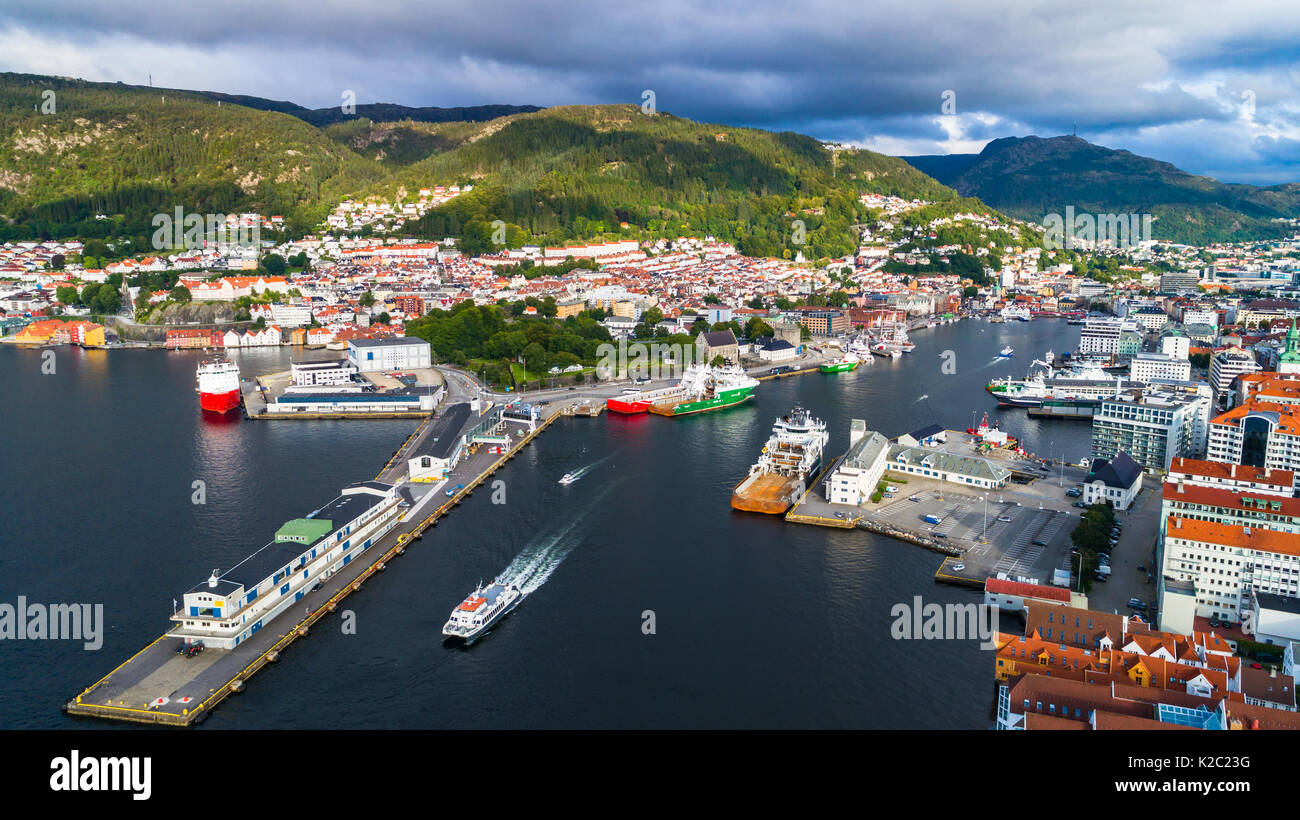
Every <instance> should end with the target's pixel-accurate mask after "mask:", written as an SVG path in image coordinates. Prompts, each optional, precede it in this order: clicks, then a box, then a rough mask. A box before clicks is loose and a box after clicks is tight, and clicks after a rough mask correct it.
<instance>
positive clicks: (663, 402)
mask: <svg viewBox="0 0 1300 820" xmlns="http://www.w3.org/2000/svg"><path fill="white" fill-rule="evenodd" d="M755 387H758V379H755V378H753V377H752V376H750V375H749V374H748V373H746V372H745V371H743V370H741V369H740V368H739V367H736V366H735V365H723V366H722V367H710V366H709V365H701V364H693V365H690V366H689V367H687V368H686V373H685V374H684V375H683V376H682V381H681V384H679V385H678V388H679V389H680V391H681V392H680V393H675V394H672V395H670V396H668V397H666V398H660V399H657V400H655V401H653V402H652V403H651V404H650V408H649V410H650V412H651V413H655V414H656V415H660V416H685V415H688V414H690V413H706V412H708V411H710V410H721V409H722V408H724V407H732V406H734V405H737V404H740V403H741V402H743V401H745V400H746V399H748V398H749V397H750V396H752V395H753V394H754V388H755Z"/></svg>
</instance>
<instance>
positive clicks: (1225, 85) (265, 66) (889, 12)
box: [0, 0, 1300, 167]
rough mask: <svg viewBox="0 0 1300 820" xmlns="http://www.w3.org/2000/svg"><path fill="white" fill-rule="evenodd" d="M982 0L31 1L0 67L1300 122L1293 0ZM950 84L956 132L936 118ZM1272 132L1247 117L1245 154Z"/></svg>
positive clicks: (256, 82)
mask: <svg viewBox="0 0 1300 820" xmlns="http://www.w3.org/2000/svg"><path fill="white" fill-rule="evenodd" d="M980 5H981V6H983V7H977V6H976V5H975V4H973V3H959V2H950V3H947V4H941V3H937V2H933V0H908V1H907V2H904V1H903V0H887V2H875V3H860V2H852V0H845V1H844V2H830V1H829V0H810V1H809V2H805V3H801V4H798V5H797V6H790V5H788V4H786V3H784V2H775V0H759V2H752V3H737V2H727V1H726V0H715V1H714V2H703V0H701V1H700V2H691V1H689V0H669V2H662V3H659V2H655V3H637V4H617V3H610V2H600V3H586V2H579V3H543V2H536V0H534V2H517V1H516V0H504V1H503V2H477V3H471V4H431V3H415V2H410V0H405V2H404V1H403V0H391V1H390V2H385V3H381V4H380V3H377V4H373V5H372V4H364V3H355V2H340V1H339V0H326V2H305V0H291V2H285V3H272V2H265V1H263V2H247V0H233V1H232V2H227V3H223V4H220V5H219V6H216V7H212V8H208V7H201V8H195V7H192V6H187V7H180V6H174V7H167V6H162V7H161V8H160V7H158V6H156V5H155V4H154V3H146V2H141V0H123V2H117V3H114V4H105V3H102V2H88V1H87V0H70V2H60V3H57V4H56V5H55V6H54V7H51V4H50V2H49V0H42V1H41V2H36V0H16V1H15V2H9V3H7V4H6V5H5V8H4V9H3V10H0V27H4V29H3V31H4V33H5V35H6V36H4V37H0V54H8V55H9V56H8V57H7V58H6V57H3V56H0V67H3V68H5V69H8V70H20V71H21V70H30V71H37V72H42V73H64V74H67V73H74V74H77V73H79V72H86V73H81V74H79V75H80V76H88V77H89V78H92V79H110V80H117V79H121V80H123V81H131V82H141V81H143V80H144V79H145V76H148V75H152V76H153V78H154V82H155V83H156V84H160V85H170V86H179V87H203V88H210V89H215V90H221V91H228V92H233V93H247V94H256V95H260V96H267V97H273V98H275V99H291V100H294V101H295V102H298V103H300V104H303V105H309V106H327V105H336V104H338V102H339V98H340V92H341V91H342V90H344V89H349V90H353V91H355V92H356V94H357V97H358V100H359V101H361V102H370V101H385V102H400V103H404V104H408V105H465V104H474V103H487V102H507V103H534V104H539V105H554V104H560V103H594V102H638V103H639V102H640V100H641V92H642V91H643V90H644V89H652V90H654V91H655V93H656V95H657V102H658V106H659V108H660V109H661V110H665V111H670V112H672V113H676V114H680V115H683V116H688V117H691V118H693V119H701V120H706V121H714V122H728V123H736V124H746V125H755V126H759V127H765V128H778V129H780V128H790V129H793V130H801V131H806V132H809V133H814V134H815V135H817V136H819V137H824V138H828V139H851V140H857V141H864V142H865V141H869V140H872V139H877V140H879V141H880V144H884V142H885V141H888V140H892V141H893V142H894V143H896V144H898V145H900V146H902V145H903V143H905V142H906V141H907V140H909V139H915V140H916V141H917V145H918V147H924V146H925V145H927V144H930V143H934V144H944V143H947V144H949V145H950V146H954V147H955V146H957V145H958V144H962V145H964V144H967V143H970V142H972V141H976V140H983V141H987V140H988V139H991V138H995V137H997V136H1005V135H1006V134H1007V132H1006V131H1004V130H999V129H1001V128H1004V127H1020V126H1023V128H1024V129H1025V132H1031V131H1032V132H1038V133H1042V134H1054V133H1068V132H1069V131H1070V130H1071V129H1073V128H1075V127H1076V125H1077V128H1078V130H1079V133H1080V135H1081V136H1087V135H1090V134H1091V135H1099V134H1110V135H1121V134H1130V135H1138V134H1142V135H1145V138H1146V139H1147V140H1150V139H1152V138H1153V137H1154V136H1155V135H1157V134H1158V133H1159V131H1160V130H1161V129H1165V128H1170V127H1177V126H1181V125H1183V124H1186V123H1196V122H1202V123H1211V124H1216V127H1217V126H1227V125H1231V124H1232V123H1234V122H1236V121H1237V120H1238V119H1239V118H1240V113H1241V112H1240V110H1239V106H1238V103H1239V102H1240V100H1241V98H1242V93H1243V91H1246V90H1249V91H1251V92H1252V93H1253V94H1254V99H1255V101H1256V105H1257V106H1258V107H1259V112H1258V113H1259V116H1257V117H1256V120H1255V122H1257V123H1260V124H1263V123H1268V128H1270V129H1271V131H1270V132H1269V133H1267V134H1264V136H1268V137H1270V138H1275V139H1288V138H1294V137H1297V136H1300V134H1296V133H1295V127H1296V125H1297V123H1296V118H1297V116H1298V115H1297V111H1296V108H1295V106H1294V103H1295V91H1296V88H1297V74H1296V70H1295V69H1296V65H1297V54H1296V48H1295V47H1294V46H1293V45H1291V44H1292V43H1295V42H1296V41H1297V33H1298V32H1300V21H1297V20H1296V17H1297V16H1296V15H1294V14H1290V13H1288V11H1287V3H1286V2H1276V3H1255V4H1253V3H1250V2H1246V3H1245V5H1239V6H1238V7H1235V8H1234V9H1233V10H1232V11H1226V10H1225V9H1224V7H1222V6H1221V5H1220V4H1217V3H1202V2H1172V1H1170V0H1156V1H1155V2H1147V3H1143V4H1132V3H1130V2H1118V0H1116V1H1115V2H1112V0H1098V2H1090V3H1086V4H1078V5H1076V6H1074V7H1062V6H1061V4H1059V3H1049V2H1030V1H1028V0H1025V1H1023V2H1013V3H1010V4H1007V3H999V4H987V5H985V4H980ZM5 46H8V47H7V48H6V47H5ZM59 66H66V70H62V71H60V70H57V68H58V67H59ZM945 90H952V91H954V92H955V94H956V104H957V114H958V121H959V127H958V128H957V131H958V132H959V133H955V132H954V131H953V130H952V127H951V123H946V124H945V123H940V122H938V121H937V118H938V117H939V116H940V114H941V111H940V103H941V94H943V92H944V91H945ZM1288 106H1289V107H1288ZM1241 127H1242V128H1246V126H1245V125H1242V126H1241ZM879 129H888V130H879ZM1259 136H1261V134H1259V133H1246V132H1245V131H1243V133H1242V135H1241V138H1240V140H1239V142H1240V146H1241V151H1240V158H1239V161H1240V163H1241V164H1242V165H1243V167H1245V166H1248V165H1250V164H1251V163H1252V162H1257V161H1258V157H1257V155H1256V152H1255V151H1254V149H1252V147H1251V146H1252V145H1253V143H1254V140H1255V138H1257V137H1259ZM1090 138H1091V137H1090ZM1230 143H1231V140H1228V141H1227V142H1226V143H1225V144H1230ZM1184 144H1185V143H1184ZM1117 147H1128V146H1127V145H1125V146H1117ZM1162 158H1165V159H1171V160H1172V161H1176V162H1181V163H1183V164H1188V162H1187V161H1188V157H1186V156H1184V157H1169V156H1162ZM1190 164H1191V165H1192V166H1193V167H1195V166H1196V162H1194V161H1193V162H1191V163H1190ZM1230 164H1231V163H1230Z"/></svg>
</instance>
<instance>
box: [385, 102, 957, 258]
mask: <svg viewBox="0 0 1300 820" xmlns="http://www.w3.org/2000/svg"><path fill="white" fill-rule="evenodd" d="M499 123H500V121H495V120H494V121H492V122H490V123H485V124H483V126H482V127H481V128H479V129H477V130H476V131H475V133H474V134H473V135H472V136H469V137H467V138H466V140H465V142H464V143H462V144H461V145H459V146H457V147H455V148H452V149H450V150H446V151H442V152H438V153H435V154H433V155H432V156H430V157H428V158H427V159H424V160H421V161H420V162H416V163H414V164H412V165H410V166H409V167H407V168H404V169H402V170H401V171H399V172H397V173H395V174H394V176H393V177H392V178H390V179H389V180H386V181H385V182H384V183H383V187H391V186H394V185H398V184H400V185H402V186H403V187H405V188H406V189H408V190H409V189H410V188H411V187H412V186H414V185H416V184H418V183H419V182H420V181H421V180H431V179H432V180H438V181H449V182H470V183H472V184H474V185H475V189H474V191H473V192H471V193H469V194H465V195H462V196H460V197H458V198H457V199H455V200H453V201H452V202H450V203H448V204H447V205H445V206H443V207H441V208H439V209H437V210H435V211H434V212H433V213H431V214H429V215H427V216H426V217H425V218H424V219H423V220H421V222H420V223H419V224H418V225H417V227H416V231H417V232H418V233H419V234H421V235H423V236H426V237H430V238H435V237H440V236H447V235H453V236H464V237H465V238H466V247H467V249H469V250H479V249H486V248H488V247H490V243H489V241H488V240H489V239H490V236H491V226H490V223H491V222H492V221H494V220H498V219H499V220H502V221H504V222H506V223H507V224H508V225H511V226H517V227H518V228H519V229H520V230H518V231H514V230H512V231H511V233H510V236H511V244H514V242H515V241H518V240H522V239H523V238H525V237H529V238H535V239H541V240H542V241H546V242H548V243H559V242H564V241H570V240H578V239H589V238H598V237H602V236H615V235H628V233H629V232H631V234H632V235H637V236H643V237H644V236H649V237H656V236H661V237H675V236H679V235H681V234H683V233H693V234H711V235H713V236H716V237H718V238H721V239H727V240H731V241H734V242H736V243H737V245H738V247H740V249H741V250H742V251H744V252H745V253H748V254H751V255H761V256H767V255H775V256H781V255H783V254H784V255H786V256H790V257H793V255H794V254H795V253H796V252H798V251H803V253H804V255H805V256H806V257H810V258H820V257H826V256H839V255H843V254H847V253H850V252H852V251H853V250H854V249H855V248H856V245H857V241H856V237H855V235H854V232H853V230H852V229H851V227H850V226H851V225H853V224H855V223H857V222H859V221H861V220H862V219H863V218H865V216H866V209H865V208H864V207H863V206H862V205H861V203H860V202H859V201H858V196H859V195H860V194H861V193H863V192H867V191H874V192H878V193H886V194H897V195H900V196H906V197H921V198H925V199H945V200H955V199H956V195H955V193H954V192H953V191H952V190H951V189H949V188H946V187H944V186H942V185H940V184H938V183H937V182H935V181H934V180H933V179H931V178H929V177H927V176H925V175H924V174H922V173H920V172H918V171H916V170H915V169H914V168H912V167H910V166H909V165H907V163H905V162H903V161H902V160H899V159H896V158H892V157H886V156H883V155H880V154H874V153H871V152H869V151H860V150H845V151H837V152H832V151H830V150H828V149H826V148H824V147H823V146H822V145H821V144H820V143H819V142H818V141H817V140H815V139H813V138H811V137H806V136H803V135H800V134H793V133H771V132H767V131H760V130H755V129H747V128H733V127H730V126H723V125H713V124H703V123H695V122H691V121H689V120H685V119H682V118H680V117H674V116H672V115H669V114H662V113H660V114H656V115H653V116H648V115H645V114H642V113H641V111H640V109H639V108H638V107H636V106H633V105H612V106H581V107H564V108H552V109H547V110H545V111H541V112H538V113H535V114H523V115H518V116H516V117H513V118H510V121H509V122H507V123H505V124H504V125H500V126H499V127H498V124H499ZM796 220H800V221H802V222H803V223H804V231H805V233H806V242H805V243H803V244H800V243H798V242H796V236H795V227H794V222H795V221H796ZM620 223H628V228H627V229H621V228H620Z"/></svg>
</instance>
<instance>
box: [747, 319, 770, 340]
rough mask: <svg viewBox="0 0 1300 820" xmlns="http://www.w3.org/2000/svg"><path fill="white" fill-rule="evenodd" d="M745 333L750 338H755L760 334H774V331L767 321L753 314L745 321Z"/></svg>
mask: <svg viewBox="0 0 1300 820" xmlns="http://www.w3.org/2000/svg"><path fill="white" fill-rule="evenodd" d="M745 335H746V336H747V337H749V338H750V339H757V338H759V337H760V336H775V335H776V331H775V330H773V329H772V326H771V325H769V324H768V323H767V322H765V321H763V320H762V319H760V318H758V317H757V316H754V317H752V318H751V319H750V320H749V321H748V322H745Z"/></svg>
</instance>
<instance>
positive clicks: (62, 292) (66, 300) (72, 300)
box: [54, 285, 78, 305]
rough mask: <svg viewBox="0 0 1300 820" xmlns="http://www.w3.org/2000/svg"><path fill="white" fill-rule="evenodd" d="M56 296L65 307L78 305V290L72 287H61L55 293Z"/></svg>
mask: <svg viewBox="0 0 1300 820" xmlns="http://www.w3.org/2000/svg"><path fill="white" fill-rule="evenodd" d="M54 295H55V296H56V297H57V298H58V300H59V301H60V302H62V303H63V304H65V305H75V304H76V303H77V297H78V294H77V289H76V288H74V287H72V286H71V285H60V286H59V287H58V289H57V290H55V291H54Z"/></svg>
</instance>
